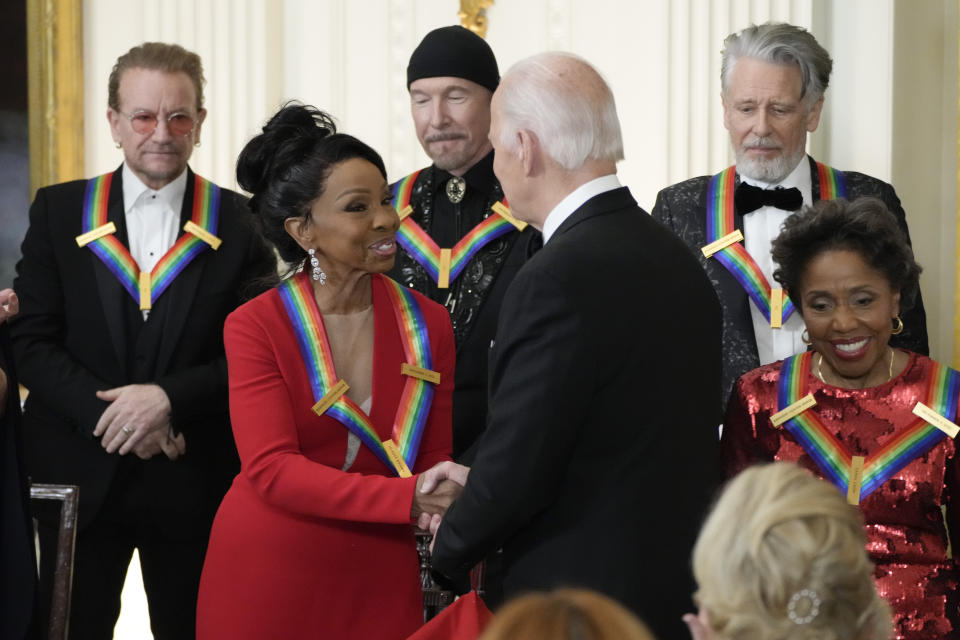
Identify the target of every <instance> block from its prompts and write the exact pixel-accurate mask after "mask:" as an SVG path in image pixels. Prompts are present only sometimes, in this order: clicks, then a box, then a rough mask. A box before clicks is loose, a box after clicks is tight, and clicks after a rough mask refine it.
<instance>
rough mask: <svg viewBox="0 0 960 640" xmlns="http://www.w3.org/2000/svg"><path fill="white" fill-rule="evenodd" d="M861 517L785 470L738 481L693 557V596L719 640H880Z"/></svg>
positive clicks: (756, 471)
mask: <svg viewBox="0 0 960 640" xmlns="http://www.w3.org/2000/svg"><path fill="white" fill-rule="evenodd" d="M865 545H866V539H865V536H864V532H863V523H862V520H861V518H860V513H859V511H858V510H857V509H856V508H855V507H852V506H850V505H849V504H847V502H846V500H845V499H844V497H843V495H842V494H841V493H840V492H839V491H838V490H837V489H836V487H834V486H832V485H830V484H829V483H827V482H826V481H824V480H820V479H818V478H815V477H814V476H813V475H811V474H810V473H809V472H807V471H806V470H804V469H801V468H800V467H798V466H796V465H794V464H790V463H786V462H776V463H773V464H768V465H763V466H757V467H752V468H750V469H747V470H745V471H743V472H742V473H740V475H738V476H737V477H736V478H734V479H733V480H732V481H731V482H730V484H729V485H728V486H727V488H726V489H725V490H724V492H723V495H722V496H721V497H720V500H719V501H718V502H717V504H716V506H715V507H714V509H713V511H712V512H711V514H710V516H709V517H708V518H707V521H706V523H705V524H704V526H703V529H702V530H701V532H700V537H699V538H698V539H697V543H696V546H695V547H694V550H693V571H694V575H695V577H696V579H697V584H698V586H699V588H698V591H697V593H696V595H695V598H696V600H697V602H698V604H699V605H700V608H701V612H702V613H705V614H706V620H707V625H708V626H709V628H710V630H711V631H712V635H713V636H714V637H715V638H717V639H722V640H733V639H736V640H754V639H755V640H813V639H816V640H834V639H836V640H885V639H886V638H889V637H890V629H891V627H890V610H889V607H888V606H887V604H886V603H885V602H884V601H883V600H882V599H881V598H880V597H879V596H878V595H877V592H876V589H875V588H874V584H873V578H872V573H873V565H872V564H871V562H870V560H869V558H868V557H867V553H866V550H865Z"/></svg>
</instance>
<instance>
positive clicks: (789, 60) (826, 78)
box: [720, 22, 833, 104]
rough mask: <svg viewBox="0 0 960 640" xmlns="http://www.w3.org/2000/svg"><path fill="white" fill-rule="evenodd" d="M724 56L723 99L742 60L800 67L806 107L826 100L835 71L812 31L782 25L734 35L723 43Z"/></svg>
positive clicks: (722, 69) (721, 70)
mask: <svg viewBox="0 0 960 640" xmlns="http://www.w3.org/2000/svg"><path fill="white" fill-rule="evenodd" d="M722 56H723V58H722V62H721V65H720V87H721V89H722V90H723V94H724V95H726V94H727V82H728V81H729V78H730V73H731V71H733V67H734V65H735V64H736V62H737V60H738V59H740V58H741V57H746V58H754V59H756V60H761V61H763V62H767V63H770V64H778V65H783V66H788V65H792V64H796V65H799V67H800V74H801V76H802V78H803V88H802V89H801V92H800V97H801V98H806V100H807V104H813V103H815V102H816V101H818V100H819V99H820V98H822V97H823V93H824V92H825V91H826V90H827V85H828V84H830V72H831V71H832V70H833V60H831V59H830V54H829V53H827V50H826V49H824V48H823V47H821V46H820V43H818V42H817V39H816V38H814V37H813V35H812V34H811V33H810V32H809V31H807V30H806V29H804V28H803V27H797V26H794V25H792V24H786V23H783V22H779V23H775V22H767V23H764V24H761V25H755V24H754V25H750V26H749V27H747V28H746V29H744V30H743V31H740V32H739V33H731V34H730V35H729V36H727V37H726V39H725V40H724V41H723V53H722Z"/></svg>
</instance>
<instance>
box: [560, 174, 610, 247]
mask: <svg viewBox="0 0 960 640" xmlns="http://www.w3.org/2000/svg"><path fill="white" fill-rule="evenodd" d="M621 186H623V185H621V184H620V180H619V179H618V178H617V175H616V174H615V173H611V174H608V175H605V176H600V177H599V178H594V179H593V180H591V181H590V182H585V183H583V184H582V185H580V186H579V187H577V188H576V189H575V190H574V191H572V192H571V193H570V194H569V195H567V197H566V198H564V199H563V200H561V201H560V202H559V203H558V204H557V206H555V207H554V208H553V211H551V212H550V213H549V214H547V219H546V220H544V221H543V231H542V233H543V244H547V242H548V241H549V240H550V236H552V235H553V234H554V233H555V232H556V230H557V229H559V228H560V225H562V224H563V221H564V220H566V219H567V218H569V217H570V216H571V215H572V214H573V212H574V211H576V210H577V209H579V208H580V207H581V206H583V203H585V202H586V201H587V200H589V199H590V198H593V197H594V196H598V195H600V194H601V193H605V192H607V191H613V190H614V189H619V188H620V187H621Z"/></svg>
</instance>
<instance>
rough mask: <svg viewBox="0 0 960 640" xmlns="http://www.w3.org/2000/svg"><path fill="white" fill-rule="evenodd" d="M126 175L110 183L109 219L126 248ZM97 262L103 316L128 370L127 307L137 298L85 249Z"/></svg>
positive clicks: (118, 174) (93, 254)
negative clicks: (124, 204) (131, 295)
mask: <svg viewBox="0 0 960 640" xmlns="http://www.w3.org/2000/svg"><path fill="white" fill-rule="evenodd" d="M122 176H123V172H122V171H121V170H120V169H117V171H116V172H115V173H114V174H113V180H112V181H111V183H110V195H109V196H108V199H107V220H108V221H109V222H112V223H113V224H114V225H116V227H117V231H116V234H115V235H116V237H117V240H119V241H120V243H121V244H122V245H123V246H127V220H126V215H125V214H124V211H123V178H122ZM84 251H86V252H87V254H88V255H89V259H90V260H91V261H92V262H93V273H94V276H95V277H96V280H97V289H98V290H99V292H100V303H101V304H102V305H103V317H104V318H105V319H106V323H107V330H108V331H109V332H110V341H111V342H112V343H113V349H114V351H115V352H116V354H117V362H118V363H119V364H120V366H121V367H125V363H126V361H127V332H126V327H125V324H124V320H123V319H124V305H126V304H129V303H130V301H131V300H132V299H133V298H131V297H130V294H129V293H128V292H127V290H126V289H125V288H124V287H123V285H122V284H120V281H119V280H118V279H117V277H116V276H115V275H113V272H112V271H110V269H109V268H107V265H105V264H104V263H103V261H102V260H100V258H98V257H97V254H95V253H94V252H93V251H91V250H90V249H86V248H85V249H84Z"/></svg>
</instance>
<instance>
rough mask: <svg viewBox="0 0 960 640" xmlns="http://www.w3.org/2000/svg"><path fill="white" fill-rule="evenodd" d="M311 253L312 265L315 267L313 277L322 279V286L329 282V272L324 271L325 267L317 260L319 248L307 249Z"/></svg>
mask: <svg viewBox="0 0 960 640" xmlns="http://www.w3.org/2000/svg"><path fill="white" fill-rule="evenodd" d="M307 253H309V254H310V266H311V267H313V274H312V275H311V277H312V278H313V279H314V280H319V281H320V286H323V285H325V284H327V274H326V273H324V271H323V269H321V268H320V261H319V260H317V255H316V254H317V250H316V249H310V250H309V251H307Z"/></svg>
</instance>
